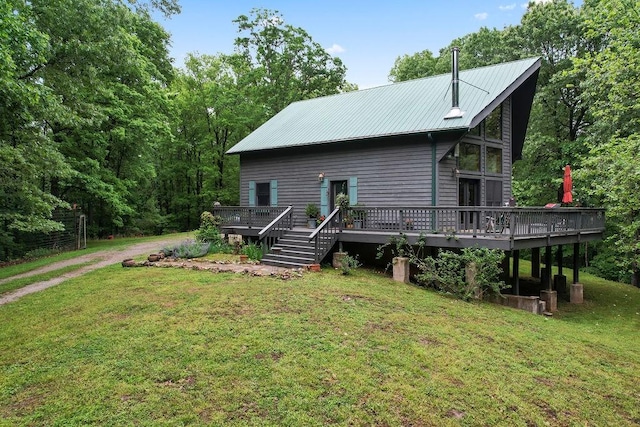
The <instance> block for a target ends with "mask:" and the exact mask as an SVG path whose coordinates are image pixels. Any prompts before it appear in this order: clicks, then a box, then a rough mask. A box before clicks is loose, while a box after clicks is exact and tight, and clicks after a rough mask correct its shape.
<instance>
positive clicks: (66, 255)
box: [0, 233, 193, 280]
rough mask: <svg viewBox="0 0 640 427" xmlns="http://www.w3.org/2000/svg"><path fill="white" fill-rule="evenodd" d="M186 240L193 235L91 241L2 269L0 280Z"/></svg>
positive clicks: (0, 269) (0, 270)
mask: <svg viewBox="0 0 640 427" xmlns="http://www.w3.org/2000/svg"><path fill="white" fill-rule="evenodd" d="M181 235H183V236H184V238H185V239H186V238H188V237H191V236H192V235H193V233H180V234H175V235H162V236H151V237H124V238H117V239H113V240H89V241H87V248H86V249H81V250H79V251H68V252H61V253H59V254H56V255H52V256H47V257H43V258H38V259H35V260H33V261H27V262H23V263H20V264H13V265H8V266H5V267H2V268H0V280H1V279H6V278H7V277H11V276H15V275H17V274H22V273H26V272H28V271H31V270H35V269H38V268H41V267H45V266H47V265H50V264H53V263H55V262H59V261H66V260H69V259H72V258H76V257H78V256H80V255H85V254H90V253H94V252H98V251H103V250H123V249H124V248H126V247H128V246H131V245H134V244H137V243H144V242H153V241H155V240H162V239H166V238H167V237H171V236H181Z"/></svg>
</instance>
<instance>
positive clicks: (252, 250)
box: [242, 243, 262, 261]
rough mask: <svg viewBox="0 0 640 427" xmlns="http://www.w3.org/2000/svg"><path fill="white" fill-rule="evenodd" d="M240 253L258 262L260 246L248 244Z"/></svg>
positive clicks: (260, 254)
mask: <svg viewBox="0 0 640 427" xmlns="http://www.w3.org/2000/svg"><path fill="white" fill-rule="evenodd" d="M242 253H243V254H244V255H246V256H248V257H249V259H252V260H254V261H260V260H261V259H262V246H260V245H258V244H256V243H249V244H248V245H244V246H243V247H242Z"/></svg>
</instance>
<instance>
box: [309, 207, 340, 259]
mask: <svg viewBox="0 0 640 427" xmlns="http://www.w3.org/2000/svg"><path fill="white" fill-rule="evenodd" d="M341 216H342V215H341V213H340V209H338V208H336V209H334V210H333V212H331V213H330V214H329V216H327V217H326V218H325V220H324V221H322V223H321V224H320V225H319V226H318V228H316V229H315V230H314V231H313V232H312V233H311V234H310V235H309V242H314V247H315V251H314V252H315V261H316V263H319V262H320V260H321V259H322V258H324V256H325V255H326V254H327V252H329V251H330V250H331V248H332V247H333V245H334V243H335V242H336V240H338V234H339V233H340V231H341V230H342V221H341Z"/></svg>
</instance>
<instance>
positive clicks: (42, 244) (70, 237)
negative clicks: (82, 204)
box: [0, 209, 87, 261]
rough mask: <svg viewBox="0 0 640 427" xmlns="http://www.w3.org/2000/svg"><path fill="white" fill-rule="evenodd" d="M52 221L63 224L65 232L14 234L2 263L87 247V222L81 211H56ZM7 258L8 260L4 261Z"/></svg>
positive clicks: (2, 255) (3, 252)
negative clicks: (41, 253)
mask: <svg viewBox="0 0 640 427" xmlns="http://www.w3.org/2000/svg"><path fill="white" fill-rule="evenodd" d="M52 219H53V220H54V221H57V222H60V223H62V225H63V226H64V230H62V231H53V232H50V233H26V232H20V231H18V232H14V233H13V242H14V244H13V245H12V246H13V247H12V248H11V251H10V252H7V251H0V257H2V258H3V259H0V261H8V260H9V259H16V258H21V257H24V256H25V255H26V254H29V253H33V252H43V253H46V252H48V251H51V252H55V251H65V250H75V249H84V248H86V247H87V220H86V216H85V215H84V214H83V213H82V212H80V211H79V210H75V209H74V210H67V209H65V210H56V211H54V212H53V215H52ZM4 258H7V259H4Z"/></svg>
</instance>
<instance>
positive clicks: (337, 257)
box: [331, 252, 347, 268]
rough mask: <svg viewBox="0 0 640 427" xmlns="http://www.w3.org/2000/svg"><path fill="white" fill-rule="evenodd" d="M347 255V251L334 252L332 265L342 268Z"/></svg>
mask: <svg viewBox="0 0 640 427" xmlns="http://www.w3.org/2000/svg"><path fill="white" fill-rule="evenodd" d="M346 256H347V253H346V252H334V253H333V260H332V262H331V265H332V266H333V268H342V260H343V259H344V257H346Z"/></svg>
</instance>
